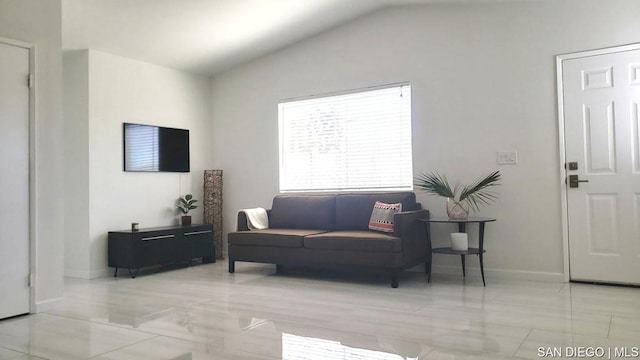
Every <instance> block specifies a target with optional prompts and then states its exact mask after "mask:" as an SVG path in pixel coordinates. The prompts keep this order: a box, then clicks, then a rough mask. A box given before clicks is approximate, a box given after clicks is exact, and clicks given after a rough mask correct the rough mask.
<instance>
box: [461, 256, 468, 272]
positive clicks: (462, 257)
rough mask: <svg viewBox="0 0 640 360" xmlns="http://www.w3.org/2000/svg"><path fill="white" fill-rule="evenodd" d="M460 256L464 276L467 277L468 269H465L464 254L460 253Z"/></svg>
mask: <svg viewBox="0 0 640 360" xmlns="http://www.w3.org/2000/svg"><path fill="white" fill-rule="evenodd" d="M460 258H461V259H462V277H466V276H467V274H466V270H465V269H464V255H460Z"/></svg>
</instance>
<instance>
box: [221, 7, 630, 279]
mask: <svg viewBox="0 0 640 360" xmlns="http://www.w3.org/2000/svg"><path fill="white" fill-rule="evenodd" d="M638 14H640V2H639V1H636V0H610V1H599V0H558V1H547V2H539V1H535V2H518V3H499V4H449V5H447V4H444V5H423V6H408V7H401V8H392V9H387V10H383V11H379V12H377V13H374V14H372V15H370V16H367V17H364V18H361V19H359V20H356V21H354V22H351V23H349V24H347V25H345V26H343V27H340V28H338V29H335V30H332V31H330V32H327V33H324V34H321V35H319V36H316V37H315V38H312V39H310V40H307V41H304V42H301V43H299V44H296V45H294V46H291V47H289V48H287V49H284V50H282V51H279V52H277V53H274V54H271V55H269V56H265V57H263V58H261V59H259V60H256V61H253V62H251V63H249V64H246V65H243V66H240V67H237V68H235V69H232V70H230V71H228V72H226V73H223V74H221V75H219V76H216V77H215V78H213V80H212V84H213V90H212V97H211V99H212V104H213V121H214V132H213V144H214V149H213V156H214V165H215V167H216V168H221V169H224V171H225V202H224V205H225V210H224V216H225V230H226V231H229V230H230V229H232V228H234V227H235V214H236V211H237V210H238V209H239V208H245V207H254V206H265V207H268V206H270V204H271V199H272V197H273V195H275V194H276V193H277V192H278V121H277V103H278V100H279V99H286V98H291V97H299V96H305V95H311V94H319V93H326V92H333V91H341V90H346V89H354V88H361V87H366V86H373V85H380V84H386V83H395V82H400V81H410V82H411V84H412V93H413V135H414V140H413V158H414V173H415V174H418V173H421V172H425V171H439V172H441V173H444V174H446V175H447V176H448V177H449V178H450V179H456V178H460V179H463V180H465V181H469V182H470V181H472V180H475V178H477V177H478V176H480V175H483V174H486V173H488V172H490V171H492V170H500V171H501V172H502V173H503V177H504V180H503V186H501V188H500V199H499V201H498V202H497V203H496V204H495V205H492V206H486V207H483V208H482V210H481V215H491V216H496V217H497V218H498V222H496V223H493V224H489V225H487V243H486V244H487V245H486V247H487V248H488V249H489V250H488V251H489V252H488V253H487V256H486V257H485V267H486V268H488V269H491V270H493V271H494V272H495V273H505V274H507V275H509V274H510V275H517V274H520V275H522V274H524V276H528V277H538V278H550V279H562V277H561V275H560V274H561V273H562V271H563V250H562V236H561V230H562V229H561V218H560V215H561V214H560V187H561V180H560V178H559V177H560V172H559V168H560V165H559V148H558V129H557V127H558V125H557V116H556V102H557V101H556V96H557V95H556V90H555V89H556V82H555V81H556V79H555V56H556V55H558V54H563V53H569V52H575V51H582V50H588V49H594V48H602V47H609V46H616V45H621V44H628V43H633V42H638V41H640V35H639V34H640V22H639V21H638V19H637V15H638ZM503 150H515V151H518V155H519V159H520V164H518V165H515V166H514V165H511V166H498V165H497V164H496V152H498V151H503ZM419 197H420V199H421V201H422V202H423V204H424V205H425V207H426V208H428V209H430V210H431V211H432V213H433V214H435V215H444V200H442V199H439V198H432V197H427V196H425V195H423V194H419ZM439 235H444V230H440V231H439ZM474 260H475V259H474ZM434 264H435V265H436V266H439V267H440V269H439V270H441V271H442V270H445V269H446V267H447V266H454V267H455V268H456V271H457V272H459V259H457V258H455V257H445V256H435V257H434ZM470 266H472V267H473V266H475V267H477V264H475V263H474V261H470Z"/></svg>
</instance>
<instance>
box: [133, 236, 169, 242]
mask: <svg viewBox="0 0 640 360" xmlns="http://www.w3.org/2000/svg"><path fill="white" fill-rule="evenodd" d="M174 237H176V236H175V235H160V236H151V237H143V238H142V239H140V240H142V241H149V240H160V239H170V238H174Z"/></svg>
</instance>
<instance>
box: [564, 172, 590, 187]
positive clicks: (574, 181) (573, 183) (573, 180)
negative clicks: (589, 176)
mask: <svg viewBox="0 0 640 360" xmlns="http://www.w3.org/2000/svg"><path fill="white" fill-rule="evenodd" d="M581 182H589V180H580V178H578V175H569V187H570V188H577V187H578V186H580V183H581Z"/></svg>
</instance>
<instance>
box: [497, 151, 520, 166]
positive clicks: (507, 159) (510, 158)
mask: <svg viewBox="0 0 640 360" xmlns="http://www.w3.org/2000/svg"><path fill="white" fill-rule="evenodd" d="M517 163H518V152H517V151H498V165H514V164H517Z"/></svg>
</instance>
